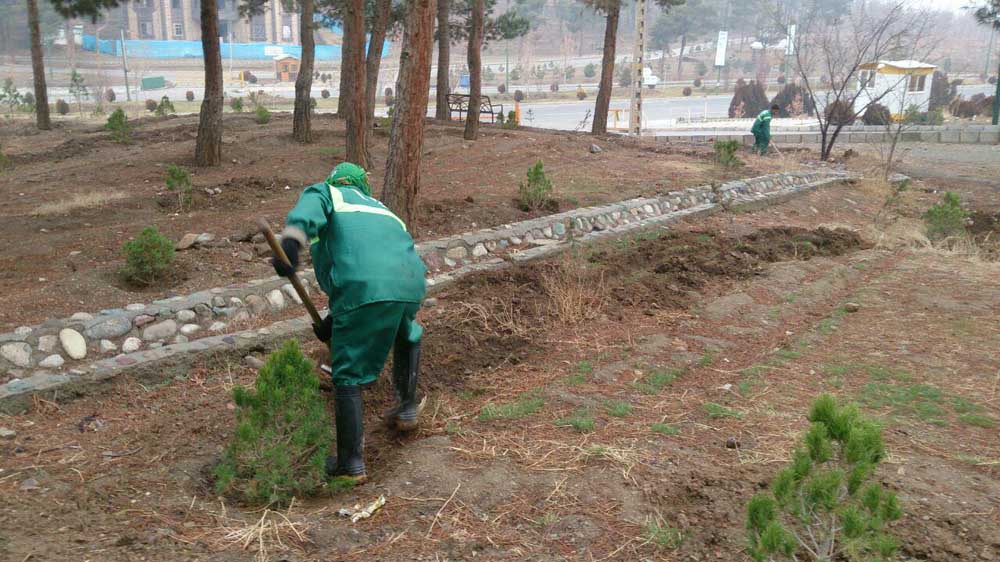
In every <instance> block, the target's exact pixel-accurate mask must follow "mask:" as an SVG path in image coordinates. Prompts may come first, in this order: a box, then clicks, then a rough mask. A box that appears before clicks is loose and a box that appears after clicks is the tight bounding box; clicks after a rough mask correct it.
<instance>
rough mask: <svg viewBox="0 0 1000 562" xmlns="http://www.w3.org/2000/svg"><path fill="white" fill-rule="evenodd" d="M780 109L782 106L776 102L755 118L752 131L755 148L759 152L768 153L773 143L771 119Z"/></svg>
mask: <svg viewBox="0 0 1000 562" xmlns="http://www.w3.org/2000/svg"><path fill="white" fill-rule="evenodd" d="M780 111H781V107H779V106H778V105H777V104H775V105H772V106H771V109H765V110H764V111H761V112H760V114H759V115H757V118H756V119H754V121H753V127H751V128H750V132H751V133H753V140H754V143H753V150H754V152H756V153H757V154H761V155H763V154H767V149H768V147H769V146H770V144H771V119H772V118H773V117H774V116H775V115H777V114H778V112H780Z"/></svg>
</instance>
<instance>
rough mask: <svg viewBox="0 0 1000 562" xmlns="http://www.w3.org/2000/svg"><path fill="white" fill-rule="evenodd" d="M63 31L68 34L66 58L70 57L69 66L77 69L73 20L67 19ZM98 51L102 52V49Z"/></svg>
mask: <svg viewBox="0 0 1000 562" xmlns="http://www.w3.org/2000/svg"><path fill="white" fill-rule="evenodd" d="M63 33H65V34H66V58H67V59H69V67H70V68H71V69H73V70H76V36H75V35H74V34H73V22H72V21H71V20H66V21H65V22H64V23H63ZM97 52H98V53H100V49H98V51H97Z"/></svg>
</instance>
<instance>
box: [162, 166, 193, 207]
mask: <svg viewBox="0 0 1000 562" xmlns="http://www.w3.org/2000/svg"><path fill="white" fill-rule="evenodd" d="M166 184H167V191H173V192H177V204H178V206H179V207H180V208H181V210H184V209H187V208H188V207H189V206H190V205H191V191H192V187H191V174H189V173H188V171H187V170H186V169H184V168H183V167H181V166H178V165H176V164H170V165H169V166H167V177H166Z"/></svg>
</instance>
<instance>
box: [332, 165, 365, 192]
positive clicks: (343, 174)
mask: <svg viewBox="0 0 1000 562" xmlns="http://www.w3.org/2000/svg"><path fill="white" fill-rule="evenodd" d="M326 183H327V185H332V186H341V185H349V186H351V187H356V188H358V189H359V190H361V193H364V194H365V195H367V196H369V197H371V195H372V188H371V186H369V185H368V172H366V171H365V169H364V168H362V167H361V166H358V165H357V164H351V163H350V162H341V163H340V164H337V167H336V168H334V169H333V171H332V172H330V175H329V176H327V177H326Z"/></svg>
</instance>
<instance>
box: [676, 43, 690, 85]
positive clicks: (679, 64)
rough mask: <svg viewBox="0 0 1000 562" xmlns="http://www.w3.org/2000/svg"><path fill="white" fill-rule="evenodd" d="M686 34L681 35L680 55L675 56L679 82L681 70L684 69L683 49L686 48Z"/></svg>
mask: <svg viewBox="0 0 1000 562" xmlns="http://www.w3.org/2000/svg"><path fill="white" fill-rule="evenodd" d="M687 39H688V36H687V34H686V33H685V34H683V35H681V54H679V55H677V79H678V80H681V69H682V68H684V47H686V46H687Z"/></svg>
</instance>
